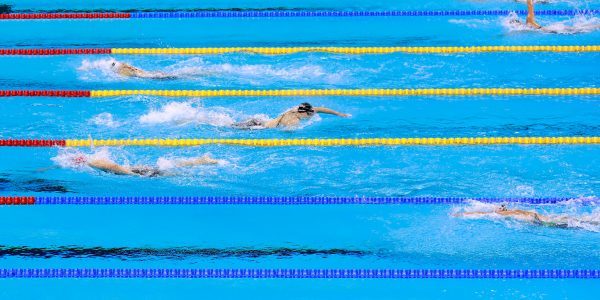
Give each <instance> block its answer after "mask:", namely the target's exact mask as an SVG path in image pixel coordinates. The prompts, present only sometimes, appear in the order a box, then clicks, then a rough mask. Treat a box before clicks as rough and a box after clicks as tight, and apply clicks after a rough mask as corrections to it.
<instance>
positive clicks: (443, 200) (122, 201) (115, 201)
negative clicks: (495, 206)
mask: <svg viewBox="0 0 600 300" xmlns="http://www.w3.org/2000/svg"><path fill="white" fill-rule="evenodd" d="M469 201H478V202H484V203H517V204H519V203H521V204H556V203H561V202H567V201H576V202H577V203H581V204H593V203H598V202H599V201H600V199H599V198H597V197H585V198H580V197H578V198H572V197H571V198H570V197H546V198H541V197H538V198H535V197H525V198H490V197H336V196H97V197H96V196H0V205H401V204H462V203H467V202H469Z"/></svg>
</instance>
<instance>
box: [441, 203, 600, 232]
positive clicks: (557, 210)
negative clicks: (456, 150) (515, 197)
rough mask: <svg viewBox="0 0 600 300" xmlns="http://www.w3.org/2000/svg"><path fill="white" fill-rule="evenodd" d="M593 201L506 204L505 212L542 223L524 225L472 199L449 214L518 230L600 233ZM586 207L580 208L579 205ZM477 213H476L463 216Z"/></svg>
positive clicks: (598, 213) (599, 219)
mask: <svg viewBox="0 0 600 300" xmlns="http://www.w3.org/2000/svg"><path fill="white" fill-rule="evenodd" d="M596 200H597V199H595V198H594V199H589V198H581V199H573V200H570V201H567V202H562V203H560V204H547V205H537V206H535V207H533V206H531V205H524V204H508V205H507V206H508V209H509V210H513V209H519V210H525V211H530V212H535V213H538V214H539V215H540V218H541V219H543V222H539V223H537V222H528V221H526V220H523V219H519V218H514V217H508V216H505V215H501V214H498V213H495V211H496V210H497V209H498V208H499V204H493V203H483V202H479V201H475V200H471V201H469V202H467V204H466V205H465V206H460V207H455V208H453V209H452V215H453V216H457V217H460V218H464V219H470V220H473V219H478V220H490V221H494V222H497V223H501V224H504V225H507V226H509V227H518V226H519V225H521V226H522V225H525V224H529V225H542V226H549V227H553V228H557V227H560V228H578V229H583V230H587V231H592V232H600V208H598V207H596V206H597V204H598V203H597V201H596ZM584 203H585V204H588V205H583V204H584ZM465 213H477V214H465Z"/></svg>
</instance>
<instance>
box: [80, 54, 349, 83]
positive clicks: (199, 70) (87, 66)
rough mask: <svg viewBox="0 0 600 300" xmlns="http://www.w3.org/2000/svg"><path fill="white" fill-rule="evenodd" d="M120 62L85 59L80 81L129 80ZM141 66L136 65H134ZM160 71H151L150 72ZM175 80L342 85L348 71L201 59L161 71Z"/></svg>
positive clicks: (192, 59)
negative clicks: (118, 67)
mask: <svg viewBox="0 0 600 300" xmlns="http://www.w3.org/2000/svg"><path fill="white" fill-rule="evenodd" d="M115 62H116V63H119V62H118V61H117V60H115V59H114V58H104V59H98V60H88V59H84V60H83V61H82V62H81V65H80V66H79V67H78V68H77V70H78V71H79V72H80V73H81V75H80V78H81V79H83V80H88V81H116V80H121V81H122V80H126V79H127V77H123V76H120V75H118V74H117V73H115V72H114V70H113V67H112V64H113V63H115ZM132 65H133V66H135V67H139V66H137V65H136V64H132ZM155 71H158V70H148V72H149V73H152V72H155ZM160 71H162V72H164V73H166V74H169V75H170V76H173V77H175V78H183V79H186V80H193V79H203V78H206V77H223V78H224V79H227V78H230V79H234V78H237V79H238V80H239V81H240V82H243V83H252V84H263V83H266V82H272V81H281V80H285V81H296V82H315V81H317V82H325V83H330V84H334V83H339V82H341V81H342V79H343V77H344V76H345V72H336V73H328V72H326V71H325V70H324V69H323V68H322V67H321V66H318V65H298V64H296V65H291V66H281V67H276V66H272V65H268V64H256V65H234V64H230V63H223V64H211V63H206V62H204V61H203V60H202V59H201V58H199V57H194V58H190V59H186V60H183V61H180V62H177V63H175V64H173V65H170V66H166V67H164V68H162V70H160Z"/></svg>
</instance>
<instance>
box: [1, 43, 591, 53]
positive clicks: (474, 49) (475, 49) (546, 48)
mask: <svg viewBox="0 0 600 300" xmlns="http://www.w3.org/2000/svg"><path fill="white" fill-rule="evenodd" d="M306 52H320V53H332V54H348V55H361V54H391V53H413V54H451V53H486V52H600V45H540V46H536V45H531V46H527V45H524V46H447V47H445V46H435V47H425V46H423V47H419V46H417V47H200V48H63V49H56V48H17V49H0V55H86V54H87V55H94V54H135V55H165V54H166V55H215V54H226V53H249V54H262V55H285V54H295V53H306Z"/></svg>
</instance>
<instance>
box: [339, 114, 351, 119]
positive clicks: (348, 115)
mask: <svg viewBox="0 0 600 300" xmlns="http://www.w3.org/2000/svg"><path fill="white" fill-rule="evenodd" d="M340 117H342V118H351V117H352V115H351V114H340Z"/></svg>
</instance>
